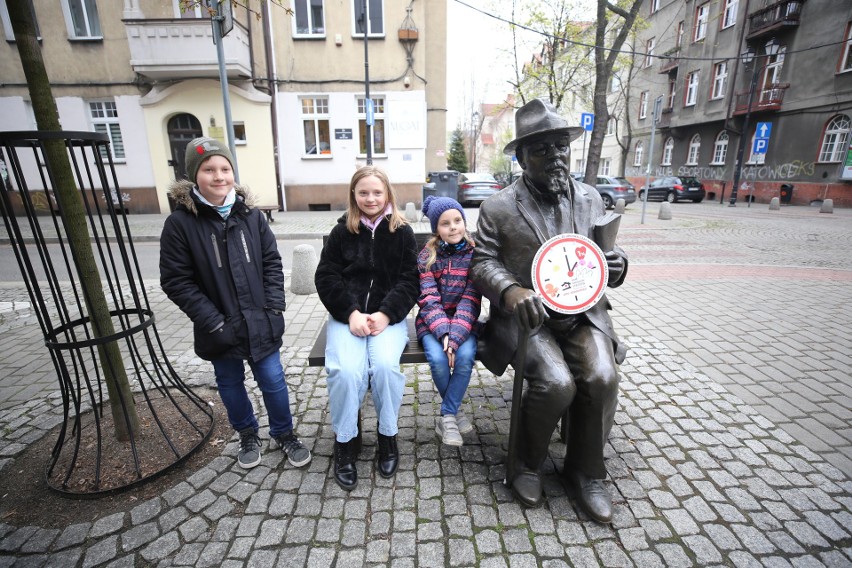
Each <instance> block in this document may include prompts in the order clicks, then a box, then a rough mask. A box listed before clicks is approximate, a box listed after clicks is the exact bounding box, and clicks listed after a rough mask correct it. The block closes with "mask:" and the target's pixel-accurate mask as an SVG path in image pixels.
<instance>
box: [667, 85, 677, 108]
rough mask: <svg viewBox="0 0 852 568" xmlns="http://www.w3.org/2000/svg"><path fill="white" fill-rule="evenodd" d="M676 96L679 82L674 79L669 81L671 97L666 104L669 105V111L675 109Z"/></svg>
mask: <svg viewBox="0 0 852 568" xmlns="http://www.w3.org/2000/svg"><path fill="white" fill-rule="evenodd" d="M675 94H677V81H676V80H674V79H670V80H669V96H668V100H667V101H666V103H667V106H666V108H667V109H669V110H671V109H673V108H674V104H675Z"/></svg>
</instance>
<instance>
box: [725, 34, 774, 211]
mask: <svg viewBox="0 0 852 568" xmlns="http://www.w3.org/2000/svg"><path fill="white" fill-rule="evenodd" d="M778 48H779V45H778V42H777V41H775V38H772V39H771V40H769V42H768V43H767V44H766V55H765V57H771V56H773V55H775V54H776V53H778ZM755 58H756V56H755V51H754V49H752V48H748V49H747V50H746V51H744V52H742V54H740V59H742V62H743V64H744V65H750V64H751V63H752V62H754V68H753V69H752V72H751V84H750V85H749V88H748V106H747V107H746V114H745V119H744V120H743V128H742V130H741V131H740V143H739V146H738V147H737V160H736V162H735V163H734V186H733V187H732V188H731V202H730V203H729V204H728V206H729V207H736V206H737V190H738V189H739V185H740V175H741V174H742V171H743V154H744V153H745V145H746V137H747V136H748V127H749V122H750V121H751V103H752V102H753V101H754V91H755V88H756V87H757V76H758V75H759V74H760V71H761V70H762V69H763V68H764V67H766V65H758V64H757V62H756V61H755Z"/></svg>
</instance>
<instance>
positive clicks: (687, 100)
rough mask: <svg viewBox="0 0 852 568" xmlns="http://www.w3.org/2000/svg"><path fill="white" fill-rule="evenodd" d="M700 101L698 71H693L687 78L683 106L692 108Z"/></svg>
mask: <svg viewBox="0 0 852 568" xmlns="http://www.w3.org/2000/svg"><path fill="white" fill-rule="evenodd" d="M697 100H698V71H691V72H690V73H689V74H688V75H687V76H686V94H685V95H684V100H683V106H692V105H694V104H695V101H697Z"/></svg>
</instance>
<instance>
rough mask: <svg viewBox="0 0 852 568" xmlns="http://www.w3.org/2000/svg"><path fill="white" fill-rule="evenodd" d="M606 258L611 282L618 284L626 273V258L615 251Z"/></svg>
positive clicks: (607, 254)
mask: <svg viewBox="0 0 852 568" xmlns="http://www.w3.org/2000/svg"><path fill="white" fill-rule="evenodd" d="M604 256H605V257H606V267H607V270H608V272H609V281H610V282H618V280H619V279H620V278H621V275H622V274H623V273H624V258H623V257H622V256H621V255H620V254H618V253H617V252H615V251H610V252H608V253H606V254H605V255H604Z"/></svg>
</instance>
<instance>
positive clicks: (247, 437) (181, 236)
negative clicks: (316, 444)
mask: <svg viewBox="0 0 852 568" xmlns="http://www.w3.org/2000/svg"><path fill="white" fill-rule="evenodd" d="M232 163H233V159H232V157H231V152H230V151H229V150H228V148H227V146H225V145H224V144H222V143H221V142H220V141H218V140H215V139H213V138H196V139H195V140H193V141H191V142H190V143H189V145H187V147H186V174H187V177H188V178H189V180H181V181H176V182H175V183H173V184H172V186H171V187H170V188H169V192H170V195H171V197H172V198H173V199H174V200H175V202H176V203H177V207H176V208H175V210H174V212H173V213H172V214H171V215H169V217H168V218H167V219H166V223H165V225H164V227H163V233H162V235H161V237H160V285H161V286H162V288H163V291H164V292H165V293H166V295H167V296H168V297H169V299H170V300H172V301H173V302H174V303H175V304H177V305H178V307H179V308H180V309H181V310H182V311H183V312H184V313H185V314H186V315H187V316H189V318H190V319H191V320H192V323H193V333H194V338H195V353H196V354H197V355H198V356H199V357H201V358H202V359H206V360H208V361H210V362H211V363H212V364H213V370H214V372H215V375H216V384H217V385H218V389H219V396H220V397H221V398H222V403H223V404H224V405H225V409H226V410H227V412H228V420H229V421H230V423H231V426H233V428H234V430H236V431H237V432H239V434H240V450H239V454H238V456H237V461H238V463H239V464H240V466H241V467H243V468H245V469H248V468H252V467H255V466H256V465H258V464H259V463H260V458H261V442H260V438H259V437H258V435H257V434H258V423H257V418H256V416H255V413H254V408H253V407H252V404H251V401H250V400H249V397H248V393H247V392H246V387H245V366H244V364H243V361H248V364H249V367H251V370H252V373H253V374H254V379H255V381H256V382H257V384H258V386H259V387H260V391H261V393H262V394H263V401H264V404H265V405H266V410H267V412H268V414H269V434H270V437H271V438H273V439H274V440H275V441H276V442H277V443H278V445H279V446H280V447H281V449H282V450H283V451H284V453H285V454H286V455H287V460H288V461H289V462H290V463H291V464H292V465H294V466H296V467H300V466H303V465H306V464H308V463H309V462H310V461H311V452H310V451H309V450H308V449H307V448H306V447H305V446H304V445H303V444H302V442H301V441H300V440H299V439H298V438H297V437H296V435H295V433H294V432H293V416H292V415H291V413H290V398H289V395H288V393H287V383H286V382H285V380H284V369H283V367H282V365H281V356H280V354H279V352H278V350H279V349H280V348H281V345H282V341H281V336H282V335H283V334H284V316H283V313H282V312H283V311H284V309H285V300H284V273H283V272H282V266H281V255H280V254H279V253H278V245H277V243H276V241H275V235H274V234H273V233H272V231H271V230H270V229H269V225H268V224H267V222H266V219H265V218H264V216H263V214H262V213H261V212H260V210H258V209H253V208H252V207H251V205H252V197H251V195H250V194H249V192H248V191H247V190H246V189H245V188H243V187H239V186H236V185H235V184H234V173H233V166H232Z"/></svg>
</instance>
